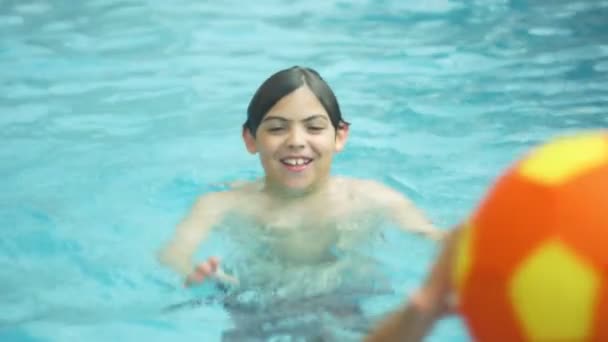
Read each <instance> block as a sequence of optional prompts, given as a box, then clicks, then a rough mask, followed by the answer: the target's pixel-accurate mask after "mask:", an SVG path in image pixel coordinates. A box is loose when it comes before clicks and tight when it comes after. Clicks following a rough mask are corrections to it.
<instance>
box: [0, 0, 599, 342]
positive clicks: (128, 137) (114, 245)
mask: <svg viewBox="0 0 608 342" xmlns="http://www.w3.org/2000/svg"><path fill="white" fill-rule="evenodd" d="M607 15H608V1H578V2H576V1H575V2H572V1H553V2H551V4H548V3H544V2H541V1H529V2H526V1H470V2H466V3H463V2H457V1H447V0H433V1H428V2H426V4H425V5H424V6H423V5H415V4H413V3H411V4H407V3H405V2H403V1H399V0H387V1H371V0H368V1H351V2H346V1H337V0H335V1H298V2H294V3H291V2H285V1H278V0H264V1H260V2H257V3H255V4H254V3H250V4H247V3H242V2H238V3H237V2H236V1H223V2H222V3H221V4H220V3H219V2H218V3H215V4H212V3H203V2H194V1H182V0H178V1H174V2H166V1H164V2H163V1H153V0H152V1H140V0H131V1H111V0H103V1H101V0H91V1H87V2H82V3H74V2H68V1H53V2H51V1H29V2H28V3H21V2H17V1H5V2H1V3H0V36H1V38H2V39H0V64H1V65H2V68H0V76H1V78H0V79H1V81H2V82H1V83H0V84H1V87H2V89H1V91H0V94H1V95H0V113H1V114H2V115H1V116H0V135H1V137H2V144H0V172H1V175H2V177H1V178H0V179H1V180H0V188H1V189H2V191H1V192H0V202H1V205H0V226H1V227H2V234H1V235H0V265H1V266H2V267H0V307H1V308H2V310H1V312H0V324H1V326H0V339H1V340H12V341H72V340H82V341H106V340H109V339H116V340H146V341H166V340H176V339H179V340H186V339H188V338H197V339H199V340H205V341H213V340H216V339H217V338H218V336H219V335H220V334H221V331H222V330H224V328H226V327H227V326H229V325H230V319H229V317H228V316H227V314H226V313H225V311H224V310H222V309H221V308H220V307H219V306H218V305H215V304H213V303H209V304H208V305H203V306H198V307H195V308H191V309H185V310H178V311H176V312H174V313H173V314H170V315H168V314H164V313H162V312H161V310H162V308H164V307H166V306H167V305H171V304H174V303H180V302H183V301H186V300H188V299H191V298H193V297H196V296H200V295H201V293H199V292H200V291H202V292H205V291H207V290H208V289H206V288H203V289H200V291H199V292H197V291H194V292H192V291H185V290H182V289H179V288H178V287H177V286H176V282H175V278H174V277H172V275H170V274H168V273H167V272H166V271H164V270H162V269H160V268H159V266H158V265H157V263H156V261H155V259H154V251H155V250H156V249H157V248H158V246H159V245H160V244H161V243H162V242H163V241H164V239H166V238H167V237H168V236H169V234H170V233H171V232H172V230H173V227H174V225H175V223H176V222H177V220H178V219H179V218H180V217H181V216H182V215H183V214H184V212H185V210H186V209H187V207H188V206H189V205H190V203H191V202H192V200H193V198H194V197H195V196H196V195H197V194H199V193H201V192H206V191H209V190H210V189H213V188H214V187H216V186H217V184H219V183H222V182H225V181H230V180H234V179H251V178H253V177H256V176H257V175H259V174H260V172H261V169H260V166H259V165H258V162H257V159H256V157H253V156H250V155H248V154H247V153H246V151H245V150H244V148H243V146H242V142H241V140H240V127H241V124H242V123H243V121H244V118H245V110H246V105H247V103H248V101H249V98H250V96H251V95H252V92H253V91H254V90H255V88H256V87H257V86H258V85H259V83H260V82H261V81H262V80H263V79H264V78H265V77H267V76H268V75H269V74H270V73H272V72H274V71H276V70H278V69H281V68H283V67H288V66H291V65H295V64H303V65H310V66H312V67H314V68H316V69H318V70H319V71H320V72H321V73H322V74H323V75H324V77H325V78H326V79H327V80H328V82H329V83H330V84H331V85H332V87H333V88H334V90H335V92H336V94H337V96H338V98H339V100H340V102H341V105H342V110H343V113H344V115H345V118H346V120H348V121H350V122H351V123H352V131H351V132H352V133H351V138H350V141H349V144H348V146H347V148H346V151H345V152H343V153H342V154H341V155H339V157H338V159H337V161H336V165H335V172H336V173H341V174H347V175H351V176H360V177H367V178H373V179H377V180H381V181H383V182H386V183H387V184H389V185H392V186H394V187H396V188H398V189H399V190H401V191H403V192H404V193H406V194H408V195H409V196H410V197H412V198H413V199H414V200H415V201H416V202H417V203H418V205H419V206H421V207H422V208H423V209H425V210H426V212H427V213H428V215H429V216H430V217H431V218H433V219H434V220H435V222H437V224H439V225H440V226H442V227H449V226H450V225H452V224H455V223H456V222H458V220H460V219H462V218H463V217H464V216H465V215H466V213H467V212H468V211H469V210H470V209H471V208H472V207H473V206H474V205H475V203H476V201H477V200H478V199H479V198H480V196H481V195H482V194H483V191H484V189H485V187H486V186H487V185H488V184H489V182H490V181H491V180H492V178H493V177H494V176H495V175H497V173H498V172H499V171H500V170H501V169H502V168H503V167H504V166H506V165H507V164H508V163H509V162H510V161H511V160H513V159H514V158H515V157H517V156H518V155H519V154H520V153H522V152H523V151H524V150H525V149H526V148H527V147H529V146H531V145H532V144H535V143H537V142H540V141H542V140H544V139H546V138H548V137H550V136H553V135H555V134H559V133H563V132H567V131H572V130H579V129H585V128H596V127H607V126H608V114H607V113H606V112H605V110H606V105H607V104H608V40H606V28H605V18H606V17H607ZM393 238H394V239H395V241H394V242H391V243H389V244H387V246H386V247H385V248H384V249H383V250H382V252H381V253H380V255H378V258H379V259H380V260H382V262H383V263H384V265H385V266H386V268H387V270H389V271H391V272H392V274H393V277H392V279H391V283H392V284H393V286H394V288H395V290H396V291H397V295H394V296H391V297H390V298H380V299H379V300H378V301H376V302H373V303H371V304H370V306H371V308H370V310H371V311H375V312H382V311H386V310H388V309H390V308H393V307H394V306H395V305H397V304H398V303H401V301H402V299H403V297H404V296H405V294H406V293H407V292H408V291H410V290H412V289H413V288H414V287H415V286H416V285H417V284H418V283H419V282H420V281H421V279H422V275H423V273H424V269H425V267H426V266H427V265H428V263H429V262H430V261H431V257H432V255H433V253H434V249H433V246H432V245H431V244H429V243H425V242H421V240H418V239H416V238H412V237H408V236H401V235H399V234H395V236H394V237H393ZM403 246H406V248H404V247H403ZM213 248H217V249H218V250H220V251H221V250H222V248H223V245H222V243H221V242H220V243H218V244H216V245H214V247H213ZM467 339H468V336H467V334H466V332H465V331H464V329H463V327H462V325H461V323H460V322H459V321H458V320H457V319H450V320H446V321H444V322H442V323H441V324H440V325H439V326H438V327H437V329H436V330H435V331H434V332H433V334H432V336H431V338H430V339H429V340H431V341H466V340H467Z"/></svg>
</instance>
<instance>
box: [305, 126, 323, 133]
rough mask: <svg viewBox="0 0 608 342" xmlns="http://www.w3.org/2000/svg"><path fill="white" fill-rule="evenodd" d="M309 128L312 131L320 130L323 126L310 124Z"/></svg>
mask: <svg viewBox="0 0 608 342" xmlns="http://www.w3.org/2000/svg"><path fill="white" fill-rule="evenodd" d="M308 129H309V130H311V131H313V132H318V131H322V130H324V129H325V127H322V126H310V127H308Z"/></svg>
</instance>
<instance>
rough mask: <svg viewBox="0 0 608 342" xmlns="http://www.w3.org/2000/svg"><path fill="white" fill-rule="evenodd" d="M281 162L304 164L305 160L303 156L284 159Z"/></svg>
mask: <svg viewBox="0 0 608 342" xmlns="http://www.w3.org/2000/svg"><path fill="white" fill-rule="evenodd" d="M283 162H285V164H289V165H304V164H305V163H306V161H305V160H304V159H303V158H290V159H284V160H283Z"/></svg>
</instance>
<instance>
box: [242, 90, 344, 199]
mask: <svg viewBox="0 0 608 342" xmlns="http://www.w3.org/2000/svg"><path fill="white" fill-rule="evenodd" d="M256 133H257V134H256V137H255V138H254V137H253V136H252V134H251V132H250V131H249V130H248V129H244V131H243V138H244V140H245V145H246V146H247V150H248V151H249V152H251V153H259V155H260V160H261V162H262V166H263V167H264V171H265V174H266V181H267V184H268V185H270V186H272V187H274V188H276V189H279V190H284V191H288V192H293V191H295V192H302V191H307V190H310V189H312V188H315V187H316V186H317V185H320V184H322V183H324V182H325V181H326V180H327V179H328V178H329V173H330V167H331V162H332V158H333V155H334V153H335V152H339V151H341V150H342V148H343V147H344V144H345V143H346V138H347V135H348V127H347V126H345V127H344V128H341V129H338V130H337V131H336V130H335V129H334V127H333V126H332V124H331V121H330V120H329V115H328V114H327V112H326V111H325V108H323V105H322V104H321V103H320V102H319V100H318V99H317V97H316V96H315V95H314V93H312V92H311V91H310V89H309V88H308V87H307V86H306V85H304V86H302V87H300V88H298V89H296V90H294V91H293V92H291V93H289V94H288V95H286V96H285V97H283V98H282V99H281V100H279V101H278V102H277V103H276V104H275V105H274V106H273V107H272V108H270V110H269V111H268V113H266V116H265V117H264V119H263V120H262V122H261V123H260V125H259V127H258V129H257V132H256Z"/></svg>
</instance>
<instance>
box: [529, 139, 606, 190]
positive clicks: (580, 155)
mask: <svg viewBox="0 0 608 342" xmlns="http://www.w3.org/2000/svg"><path fill="white" fill-rule="evenodd" d="M607 161H608V142H607V141H606V136H605V135H602V134H597V133H587V134H581V135H577V136H575V137H562V138H559V139H556V140H555V141H554V142H552V143H549V144H546V145H544V146H542V147H540V148H538V149H536V150H534V151H533V152H532V154H531V155H530V156H529V157H528V158H527V159H526V160H524V161H523V162H522V164H521V165H520V167H519V173H520V174H521V175H523V176H525V177H527V178H529V179H532V180H534V181H537V182H540V183H542V184H547V185H556V184H561V183H563V182H565V181H567V180H568V179H571V178H573V177H576V176H577V175H579V174H581V173H583V172H585V171H587V170H589V169H592V168H594V167H597V166H599V165H601V164H603V163H606V162H607Z"/></svg>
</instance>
